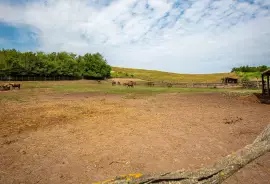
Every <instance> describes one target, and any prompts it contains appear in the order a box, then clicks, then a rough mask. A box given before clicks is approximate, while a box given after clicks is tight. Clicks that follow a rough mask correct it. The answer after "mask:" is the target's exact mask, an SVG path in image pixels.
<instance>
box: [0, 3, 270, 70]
mask: <svg viewBox="0 0 270 184" xmlns="http://www.w3.org/2000/svg"><path fill="white" fill-rule="evenodd" d="M0 48H15V49H18V50H21V51H28V50H32V51H45V52H55V51H68V52H74V53H77V54H84V53H87V52H90V53H92V52H100V53H102V54H103V55H104V56H105V58H106V59H107V61H108V62H109V64H111V65H113V66H122V67H133V68H146V69H157V70H163V71H171V72H179V73H214V72H227V71H230V69H231V68H232V67H235V66H239V65H260V64H267V65H270V0H198V1H195V0H0Z"/></svg>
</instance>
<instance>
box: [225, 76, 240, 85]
mask: <svg viewBox="0 0 270 184" xmlns="http://www.w3.org/2000/svg"><path fill="white" fill-rule="evenodd" d="M222 80H223V83H224V84H237V83H238V79H236V78H232V77H225V78H223V79H222Z"/></svg>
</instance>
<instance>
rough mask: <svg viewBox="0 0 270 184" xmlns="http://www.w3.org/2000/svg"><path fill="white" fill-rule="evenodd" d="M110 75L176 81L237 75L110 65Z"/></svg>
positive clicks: (216, 80) (194, 80)
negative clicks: (120, 73)
mask: <svg viewBox="0 0 270 184" xmlns="http://www.w3.org/2000/svg"><path fill="white" fill-rule="evenodd" d="M112 71H113V73H112V76H116V75H114V74H115V73H119V72H122V73H128V74H133V75H134V77H135V78H139V79H143V80H149V81H178V82H221V78H223V77H229V76H230V77H237V75H236V74H235V73H215V74H178V73H169V72H162V71H156V70H143V69H132V68H120V67H112ZM123 76H124V75H123Z"/></svg>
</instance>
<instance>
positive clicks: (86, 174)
mask: <svg viewBox="0 0 270 184" xmlns="http://www.w3.org/2000/svg"><path fill="white" fill-rule="evenodd" d="M0 103H1V106H0V111H1V113H0V122H1V124H0V126H1V127H0V158H1V159H0V183H3V184H11V183H12V184H13V183H14V184H17V183H27V184H32V183H44V184H45V183H91V182H95V181H102V180H105V179H109V178H113V177H115V176H117V175H121V174H129V173H149V172H167V171H173V170H178V169H197V168H200V167H204V166H207V165H208V164H212V163H214V162H215V161H217V160H218V159H220V158H221V157H223V156H226V155H227V154H230V153H232V152H233V151H236V150H237V149H239V148H241V147H243V146H245V145H246V144H249V143H251V142H252V141H253V140H254V138H255V137H256V136H257V134H258V133H260V131H262V130H263V129H264V127H265V126H266V125H267V124H268V123H270V121H269V120H270V113H269V112H270V105H263V104H259V103H257V101H256V100H254V99H252V98H251V100H249V98H237V97H228V96H223V95H221V94H213V93H205V94H160V95H156V96H137V95H132V94H130V95H110V94H107V95H100V94H90V93H80V94H65V95H51V96H39V97H38V98H37V99H36V100H35V101H28V102H11V101H9V102H4V101H3V102H0ZM269 173H270V153H268V154H266V155H264V156H263V157H261V158H259V159H258V160H256V161H254V162H253V163H251V164H249V165H248V166H247V167H245V168H244V169H242V170H241V171H240V172H238V173H237V174H236V175H234V176H232V177H231V178H230V179H229V180H228V181H227V182H226V183H228V184H236V183H239V184H240V183H243V184H255V183H258V184H259V183H260V184H268V183H269V181H270V174H269Z"/></svg>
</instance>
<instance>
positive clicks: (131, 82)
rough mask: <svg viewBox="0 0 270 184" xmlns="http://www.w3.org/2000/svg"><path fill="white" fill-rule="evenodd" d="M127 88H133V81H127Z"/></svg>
mask: <svg viewBox="0 0 270 184" xmlns="http://www.w3.org/2000/svg"><path fill="white" fill-rule="evenodd" d="M126 85H127V87H132V88H133V87H134V82H133V81H129V82H127V83H126Z"/></svg>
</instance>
